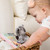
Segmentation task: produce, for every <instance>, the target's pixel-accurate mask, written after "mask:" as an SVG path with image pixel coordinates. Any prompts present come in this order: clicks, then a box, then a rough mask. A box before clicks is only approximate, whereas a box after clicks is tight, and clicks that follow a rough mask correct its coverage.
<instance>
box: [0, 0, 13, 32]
mask: <svg viewBox="0 0 50 50" xmlns="http://www.w3.org/2000/svg"><path fill="white" fill-rule="evenodd" d="M13 32H14V19H13V11H12V7H11V3H10V0H0V33H13Z"/></svg>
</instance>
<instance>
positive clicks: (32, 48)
mask: <svg viewBox="0 0 50 50" xmlns="http://www.w3.org/2000/svg"><path fill="white" fill-rule="evenodd" d="M26 35H27V36H29V37H30V36H31V34H29V33H26ZM39 48H40V43H39V42H37V43H36V44H34V45H32V46H29V47H27V48H26V47H24V46H22V47H19V48H16V49H11V50H39Z"/></svg>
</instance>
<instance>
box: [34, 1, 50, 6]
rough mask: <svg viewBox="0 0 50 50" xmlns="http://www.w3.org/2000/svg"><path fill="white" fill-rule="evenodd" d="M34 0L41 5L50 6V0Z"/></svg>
mask: <svg viewBox="0 0 50 50" xmlns="http://www.w3.org/2000/svg"><path fill="white" fill-rule="evenodd" d="M34 1H35V3H36V4H37V5H39V6H47V7H50V0H34Z"/></svg>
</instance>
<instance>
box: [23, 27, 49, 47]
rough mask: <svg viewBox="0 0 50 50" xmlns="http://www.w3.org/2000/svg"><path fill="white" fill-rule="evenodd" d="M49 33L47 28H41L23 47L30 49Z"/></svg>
mask: <svg viewBox="0 0 50 50" xmlns="http://www.w3.org/2000/svg"><path fill="white" fill-rule="evenodd" d="M48 31H49V29H48V28H46V27H41V28H39V29H38V30H37V31H36V32H34V33H33V34H32V35H31V37H30V38H29V40H28V41H26V42H25V43H24V44H23V46H25V47H28V46H31V45H33V44H35V43H36V42H38V41H39V40H40V39H41V38H42V36H43V35H44V34H46V33H47V32H48ZM44 36H45V35H44Z"/></svg>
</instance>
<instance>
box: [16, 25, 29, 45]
mask: <svg viewBox="0 0 50 50" xmlns="http://www.w3.org/2000/svg"><path fill="white" fill-rule="evenodd" d="M16 35H17V36H16V39H17V42H18V43H21V44H22V43H24V42H26V41H27V40H28V39H29V37H28V36H27V35H26V30H25V28H24V26H23V25H22V26H19V27H18V28H17V29H16Z"/></svg>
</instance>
